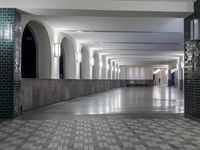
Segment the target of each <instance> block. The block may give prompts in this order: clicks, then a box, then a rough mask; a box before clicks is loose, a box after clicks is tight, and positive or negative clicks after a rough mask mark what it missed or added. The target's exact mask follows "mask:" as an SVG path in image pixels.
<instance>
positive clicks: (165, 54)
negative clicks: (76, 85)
mask: <svg viewBox="0 0 200 150" xmlns="http://www.w3.org/2000/svg"><path fill="white" fill-rule="evenodd" d="M193 2H194V0H45V1H41V0H34V1H31V2H28V3H27V1H26V0H18V1H12V0H2V1H1V2H0V5H1V6H2V7H4V6H5V7H6V6H7V7H8V6H9V7H13V6H14V7H17V8H18V9H20V10H22V11H23V12H26V13H30V14H34V15H37V16H39V17H40V18H42V19H43V20H44V21H46V22H47V23H48V24H50V25H51V26H52V27H53V28H54V29H55V30H58V31H60V32H63V33H66V34H68V35H70V36H71V37H72V38H74V39H75V40H77V41H79V42H80V43H83V44H85V45H86V46H87V47H88V48H89V49H90V50H91V51H97V52H99V53H100V54H102V55H106V56H107V57H108V58H110V59H112V60H114V61H116V62H118V63H119V64H121V65H149V64H150V65H156V64H166V63H168V62H169V61H172V60H175V59H177V57H179V56H181V55H183V49H184V22H183V21H184V18H185V17H187V16H189V15H190V14H191V13H193V11H194V10H193Z"/></svg>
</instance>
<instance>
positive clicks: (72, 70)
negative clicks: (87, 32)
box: [61, 37, 76, 79]
mask: <svg viewBox="0 0 200 150" xmlns="http://www.w3.org/2000/svg"><path fill="white" fill-rule="evenodd" d="M61 49H62V50H61V51H63V75H64V78H65V79H75V78H76V57H75V54H76V49H75V46H74V43H73V41H72V40H70V39H68V38H66V37H65V38H64V39H63V40H62V42H61Z"/></svg>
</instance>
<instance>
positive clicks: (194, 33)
mask: <svg viewBox="0 0 200 150" xmlns="http://www.w3.org/2000/svg"><path fill="white" fill-rule="evenodd" d="M190 37H191V41H199V40H200V19H193V20H191V22H190Z"/></svg>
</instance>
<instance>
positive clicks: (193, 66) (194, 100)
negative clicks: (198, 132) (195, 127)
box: [184, 0, 200, 117]
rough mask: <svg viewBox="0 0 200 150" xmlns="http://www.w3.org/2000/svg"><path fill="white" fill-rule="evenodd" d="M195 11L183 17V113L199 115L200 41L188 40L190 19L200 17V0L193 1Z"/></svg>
mask: <svg viewBox="0 0 200 150" xmlns="http://www.w3.org/2000/svg"><path fill="white" fill-rule="evenodd" d="M194 9H195V12H194V14H192V15H191V16H189V17H188V18H186V19H185V23H184V26H185V42H186V43H190V46H192V45H194V44H195V45H196V46H192V47H191V48H187V47H188V46H187V44H186V48H185V114H186V115H191V116H194V117H200V92H199V91H200V43H199V42H192V41H190V36H191V35H190V21H191V20H192V19H200V0H198V1H196V2H195V3H194Z"/></svg>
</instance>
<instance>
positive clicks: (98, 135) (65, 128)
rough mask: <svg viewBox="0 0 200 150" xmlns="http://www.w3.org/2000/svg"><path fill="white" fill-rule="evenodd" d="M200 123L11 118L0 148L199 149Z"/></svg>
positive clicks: (0, 132) (0, 127)
mask: <svg viewBox="0 0 200 150" xmlns="http://www.w3.org/2000/svg"><path fill="white" fill-rule="evenodd" d="M199 129H200V124H199V123H198V122H195V121H192V120H189V119H184V118H176V119H134V118H132V119H131V118H123V117H122V118H121V119H114V118H107V117H101V118H98V117H97V118H96V119H95V118H90V119H78V120H76V119H73V120H13V121H6V122H2V123H1V124H0V149H1V150H14V149H17V150H199V149H200V130H199Z"/></svg>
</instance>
